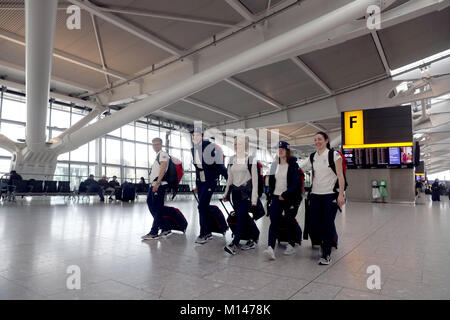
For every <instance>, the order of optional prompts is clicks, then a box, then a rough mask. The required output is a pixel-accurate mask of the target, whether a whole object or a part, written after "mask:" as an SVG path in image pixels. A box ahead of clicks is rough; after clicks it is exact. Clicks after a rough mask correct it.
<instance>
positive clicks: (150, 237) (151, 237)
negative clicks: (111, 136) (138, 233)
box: [141, 233, 161, 240]
mask: <svg viewBox="0 0 450 320" xmlns="http://www.w3.org/2000/svg"><path fill="white" fill-rule="evenodd" d="M141 239H142V240H158V239H161V236H160V235H157V234H152V233H149V234H146V235H145V236H142V237H141Z"/></svg>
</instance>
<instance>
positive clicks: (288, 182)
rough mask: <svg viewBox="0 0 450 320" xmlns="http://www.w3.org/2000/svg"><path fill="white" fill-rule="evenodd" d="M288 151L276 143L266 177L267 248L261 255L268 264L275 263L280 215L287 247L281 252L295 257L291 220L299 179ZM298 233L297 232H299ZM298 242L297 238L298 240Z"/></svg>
mask: <svg viewBox="0 0 450 320" xmlns="http://www.w3.org/2000/svg"><path fill="white" fill-rule="evenodd" d="M290 149H291V147H290V145H289V144H288V143H287V142H284V141H280V142H279V144H278V157H276V159H275V161H274V162H273V163H272V165H271V169H270V176H269V198H268V201H270V206H269V215H270V226H269V241H268V242H269V245H268V247H267V249H266V250H265V251H264V255H265V256H266V257H267V258H268V259H269V260H275V258H276V257H275V252H274V249H275V244H276V241H277V238H278V236H279V228H280V224H281V219H282V218H283V212H284V214H285V217H286V219H287V221H289V225H291V226H293V228H289V231H288V235H287V238H288V245H287V247H286V250H285V251H284V254H285V255H292V254H294V253H295V244H296V242H297V241H296V240H295V239H296V235H297V232H296V228H295V227H296V224H297V221H296V220H295V216H296V215H297V211H298V208H299V206H300V202H301V199H302V198H301V189H302V186H301V176H300V167H299V166H298V164H297V158H295V157H293V156H291V150H290ZM300 230H301V229H300ZM299 238H300V239H301V235H300V236H299Z"/></svg>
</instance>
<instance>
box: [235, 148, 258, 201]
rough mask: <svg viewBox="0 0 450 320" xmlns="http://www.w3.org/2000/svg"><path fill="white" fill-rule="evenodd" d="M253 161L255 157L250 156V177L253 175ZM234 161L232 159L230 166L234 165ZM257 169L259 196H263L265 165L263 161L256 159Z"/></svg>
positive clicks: (248, 164) (248, 163)
mask: <svg viewBox="0 0 450 320" xmlns="http://www.w3.org/2000/svg"><path fill="white" fill-rule="evenodd" d="M252 163H253V157H248V162H247V167H248V172H249V173H250V177H251V176H252ZM232 165H233V163H232V162H231V161H230V164H229V166H232ZM256 170H257V172H258V198H261V196H262V194H263V193H264V176H263V166H262V164H261V162H259V161H256Z"/></svg>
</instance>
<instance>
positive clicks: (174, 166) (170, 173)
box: [156, 154, 184, 190]
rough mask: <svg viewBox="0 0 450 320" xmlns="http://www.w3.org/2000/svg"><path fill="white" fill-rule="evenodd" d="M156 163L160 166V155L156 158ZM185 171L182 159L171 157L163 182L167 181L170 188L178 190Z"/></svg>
mask: <svg viewBox="0 0 450 320" xmlns="http://www.w3.org/2000/svg"><path fill="white" fill-rule="evenodd" d="M156 161H158V163H159V164H161V163H160V162H159V154H158V156H157V157H156ZM183 174H184V169H183V163H182V162H181V160H180V159H178V158H175V157H172V156H169V163H168V168H167V171H166V173H165V174H164V177H163V181H166V182H167V184H168V185H169V187H170V188H172V189H174V190H176V187H177V186H178V185H179V184H180V181H181V178H182V177H183Z"/></svg>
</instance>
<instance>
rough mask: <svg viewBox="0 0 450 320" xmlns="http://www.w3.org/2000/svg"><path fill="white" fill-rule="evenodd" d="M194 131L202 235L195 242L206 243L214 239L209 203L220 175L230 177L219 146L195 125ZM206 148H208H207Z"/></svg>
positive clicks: (194, 152)
mask: <svg viewBox="0 0 450 320" xmlns="http://www.w3.org/2000/svg"><path fill="white" fill-rule="evenodd" d="M191 133H192V141H193V148H191V153H192V158H193V164H194V166H195V176H196V178H195V183H196V188H195V190H194V191H196V192H197V194H198V213H199V220H200V235H199V236H198V237H197V239H196V240H195V243H198V244H205V243H206V242H208V241H209V240H211V239H212V234H211V230H210V229H209V224H208V221H209V219H210V216H211V213H210V211H209V203H210V202H211V198H212V195H213V193H214V190H215V188H216V185H217V181H218V179H219V176H220V175H222V176H223V177H225V178H228V173H227V168H225V166H224V164H223V161H224V157H223V153H222V151H221V150H220V149H219V148H216V146H215V145H214V144H212V143H211V142H209V141H207V140H203V131H202V129H201V128H199V127H195V128H194V130H193V131H192V132H191ZM205 149H206V150H205Z"/></svg>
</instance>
